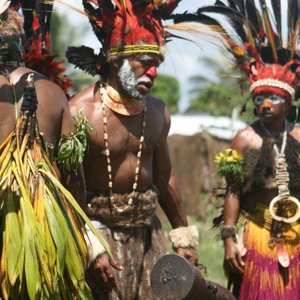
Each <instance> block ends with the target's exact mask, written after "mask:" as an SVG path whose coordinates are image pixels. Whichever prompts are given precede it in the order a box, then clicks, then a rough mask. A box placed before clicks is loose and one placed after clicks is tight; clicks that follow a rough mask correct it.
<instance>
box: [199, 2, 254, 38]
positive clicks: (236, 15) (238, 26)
mask: <svg viewBox="0 0 300 300" xmlns="http://www.w3.org/2000/svg"><path fill="white" fill-rule="evenodd" d="M197 13H198V14H200V13H201V14H203V13H217V14H221V15H223V16H225V17H226V18H227V19H228V21H229V22H230V23H231V25H232V27H233V28H234V30H235V32H236V34H237V35H238V36H239V37H240V38H241V40H242V41H243V42H246V41H248V40H247V35H246V32H245V28H244V24H245V17H244V15H243V14H242V13H241V12H239V11H237V10H234V9H232V8H230V7H227V6H223V5H216V6H204V7H202V8H199V9H198V11H197Z"/></svg>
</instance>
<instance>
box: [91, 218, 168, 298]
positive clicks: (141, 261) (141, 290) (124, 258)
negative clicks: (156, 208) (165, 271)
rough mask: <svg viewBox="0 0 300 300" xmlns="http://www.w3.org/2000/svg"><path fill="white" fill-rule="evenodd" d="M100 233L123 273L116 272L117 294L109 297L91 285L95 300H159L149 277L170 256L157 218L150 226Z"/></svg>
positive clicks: (110, 294)
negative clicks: (165, 257) (164, 256)
mask: <svg viewBox="0 0 300 300" xmlns="http://www.w3.org/2000/svg"><path fill="white" fill-rule="evenodd" d="M99 232H100V234H101V236H102V237H103V238H104V239H105V240H106V241H107V243H108V245H109V247H110V250H111V252H112V253H113V256H114V258H115V260H116V261H118V262H119V263H120V264H121V265H122V266H123V267H124V270H122V271H115V270H114V274H115V276H116V283H117V290H113V291H112V292H111V293H109V294H104V293H103V292H101V289H100V288H99V286H97V285H95V284H94V283H93V282H91V281H90V282H89V285H90V287H91V289H92V291H93V294H94V299H95V300H96V299H102V300H108V299H110V300H146V299H147V300H158V298H157V297H155V296H154V295H153V292H152V289H151V285H150V273H151V270H152V269H153V266H154V264H155V263H156V261H157V260H158V259H159V258H160V257H162V256H163V255H165V254H166V253H167V249H166V243H165V239H164V235H163V232H162V230H161V224H160V222H159V220H158V218H157V217H156V216H154V217H153V218H152V221H151V224H150V226H143V227H131V228H124V227H123V228H121V227H115V228H101V229H99Z"/></svg>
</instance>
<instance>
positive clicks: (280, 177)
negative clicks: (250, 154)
mask: <svg viewBox="0 0 300 300" xmlns="http://www.w3.org/2000/svg"><path fill="white" fill-rule="evenodd" d="M261 125H262V128H263V129H264V131H265V132H266V133H267V134H268V135H269V136H270V137H273V136H272V134H271V132H270V131H269V130H268V129H267V128H266V127H265V125H264V123H263V122H261ZM288 127H289V126H288V122H287V120H286V119H285V123H284V132H283V137H282V144H281V148H280V151H279V149H278V147H277V145H276V143H274V145H273V150H274V152H275V155H276V156H275V166H276V175H275V178H276V184H277V188H278V195H279V197H280V199H281V200H286V199H287V198H288V197H289V196H290V191H289V186H288V183H289V172H288V170H287V163H286V159H285V148H286V141H287V133H288V130H289V128H288Z"/></svg>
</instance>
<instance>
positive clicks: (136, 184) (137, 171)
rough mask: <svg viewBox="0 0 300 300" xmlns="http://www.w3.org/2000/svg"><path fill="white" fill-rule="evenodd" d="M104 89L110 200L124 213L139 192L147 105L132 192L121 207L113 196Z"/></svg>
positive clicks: (104, 124)
mask: <svg viewBox="0 0 300 300" xmlns="http://www.w3.org/2000/svg"><path fill="white" fill-rule="evenodd" d="M103 89H104V87H100V96H101V102H102V114H103V132H104V147H105V156H106V162H107V173H108V189H109V200H110V202H111V205H112V206H113V207H114V208H115V209H116V210H117V212H119V213H123V212H124V211H126V210H127V209H128V208H129V207H130V206H131V205H132V203H133V201H134V199H135V198H136V197H137V194H138V192H137V186H138V180H139V175H140V170H141V161H142V150H143V145H144V140H145V137H144V135H145V128H146V113H147V107H146V105H145V107H144V109H143V121H142V130H141V137H140V144H139V148H138V152H137V162H136V168H135V173H134V182H133V184H132V192H131V193H130V196H129V199H128V202H127V204H125V205H124V206H123V207H120V206H118V205H116V203H115V199H114V196H113V177H112V167H111V159H110V151H109V144H108V131H107V115H106V105H105V103H104V102H103V100H102V97H103Z"/></svg>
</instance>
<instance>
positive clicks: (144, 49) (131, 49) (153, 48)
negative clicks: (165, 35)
mask: <svg viewBox="0 0 300 300" xmlns="http://www.w3.org/2000/svg"><path fill="white" fill-rule="evenodd" d="M131 53H153V54H160V47H159V46H158V45H151V44H141V45H125V46H124V47H123V48H121V49H120V48H116V47H114V48H110V50H109V55H122V54H131Z"/></svg>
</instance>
